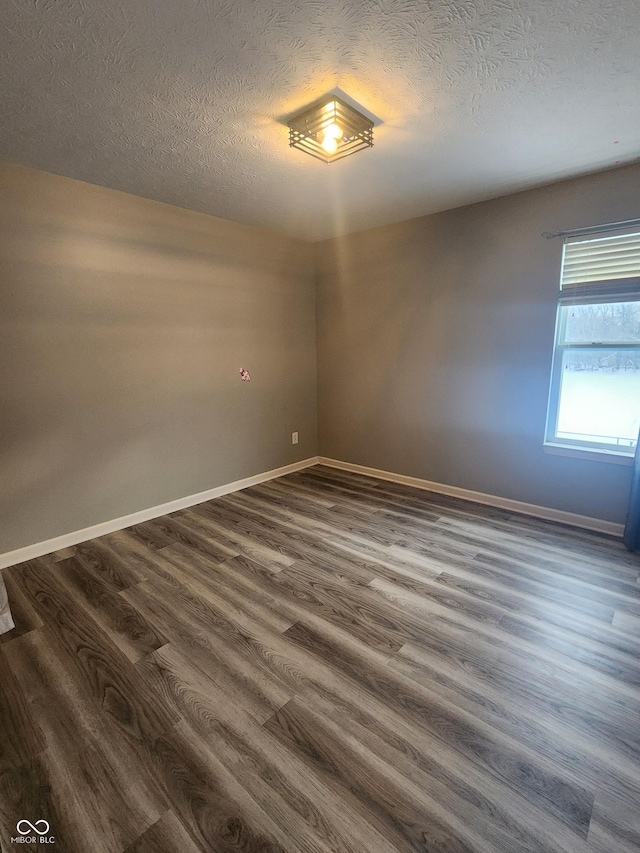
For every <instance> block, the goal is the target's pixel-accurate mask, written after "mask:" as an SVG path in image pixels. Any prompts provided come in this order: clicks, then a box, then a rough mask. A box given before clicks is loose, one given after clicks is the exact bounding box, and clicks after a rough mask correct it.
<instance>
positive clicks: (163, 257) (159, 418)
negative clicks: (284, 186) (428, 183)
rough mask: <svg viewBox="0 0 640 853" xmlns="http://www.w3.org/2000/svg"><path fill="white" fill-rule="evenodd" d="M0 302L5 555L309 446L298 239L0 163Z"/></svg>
mask: <svg viewBox="0 0 640 853" xmlns="http://www.w3.org/2000/svg"><path fill="white" fill-rule="evenodd" d="M0 303H1V308H0V553H2V552H6V551H9V550H12V549H14V548H18V547H21V546H24V545H30V544H33V543H35V542H38V541H41V540H44V539H47V538H49V537H53V536H58V535H61V534H64V533H67V532H70V531H73V530H77V529H79V528H82V527H85V526H88V525H91V524H95V523H98V522H102V521H107V520H110V519H113V518H117V517H119V516H121V515H124V514H128V513H131V512H134V511H136V510H141V509H145V508H148V507H151V506H155V505H157V504H160V503H162V502H165V501H169V500H172V499H175V498H180V497H183V496H186V495H189V494H193V493H195V492H199V491H202V490H205V489H209V488H212V487H214V486H216V485H220V484H223V483H227V482H230V481H233V480H237V479H240V478H243V477H247V476H250V475H252V474H256V473H259V472H262V471H266V470H270V469H272V468H276V467H279V466H281V465H286V464H288V463H291V462H294V461H297V460H300V459H303V458H306V457H308V456H312V455H315V453H316V452H317V446H316V365H315V319H314V315H315V294H314V271H313V252H312V246H310V245H309V244H307V243H305V242H303V241H299V240H293V239H287V238H284V237H282V236H278V235H276V234H272V233H269V232H266V231H262V230H258V229H255V228H251V227H247V226H243V225H237V224H234V223H231V222H226V221H224V220H220V219H215V218H213V217H209V216H205V215H202V214H197V213H192V212H189V211H186V210H182V209H179V208H174V207H170V206H168V205H163V204H159V203H156V202H152V201H147V200H143V199H140V198H136V197H134V196H130V195H126V194H124V193H119V192H114V191H112V190H106V189H102V188H99V187H95V186H90V185H88V184H83V183H80V182H78V181H73V180H70V179H67V178H62V177H56V176H53V175H48V174H45V173H43V172H37V171H34V170H31V169H26V168H22V167H19V166H14V165H10V164H6V163H5V164H0ZM240 367H246V368H248V369H249V370H250V371H251V375H252V381H251V382H250V383H243V382H241V381H240V378H239V374H238V369H239V368H240ZM293 430H298V431H299V433H300V444H299V445H297V446H295V447H293V446H292V445H291V432H292V431H293Z"/></svg>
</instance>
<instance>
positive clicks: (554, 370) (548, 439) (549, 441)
mask: <svg viewBox="0 0 640 853" xmlns="http://www.w3.org/2000/svg"><path fill="white" fill-rule="evenodd" d="M637 231H638V229H637V228H634V229H625V232H626V233H628V234H634V233H637ZM622 233H624V232H621V231H618V232H617V234H618V235H621V234H622ZM603 236H606V235H603V233H602V232H598V231H594V232H593V233H592V234H580V236H579V237H578V238H577V239H579V240H586V241H588V240H589V238H591V239H594V240H596V239H599V238H602V237H603ZM574 239H575V238H574ZM570 240H571V237H567V238H566V239H565V240H564V242H563V247H562V264H561V274H560V281H561V283H562V276H563V271H564V264H565V251H566V246H567V243H568V242H570ZM567 290H572V291H575V290H576V288H575V287H573V288H571V287H570V288H567ZM579 290H580V291H581V292H580V293H579V294H578V295H576V294H575V293H574V294H573V296H572V297H571V296H570V297H569V298H563V288H562V284H561V287H560V291H559V294H558V302H557V305H556V324H555V333H554V343H553V358H552V365H551V378H550V383H549V396H548V402H547V418H546V424H545V435H544V449H545V451H546V452H550V453H557V454H560V455H570V456H578V457H581V458H605V459H606V458H607V457H609V461H615V462H620V463H622V464H631V463H632V461H633V457H634V455H635V452H636V445H635V444H633V445H631V444H627V445H623V444H619V443H605V442H590V441H583V440H580V439H571V438H565V437H560V436H558V415H559V410H560V395H561V391H562V369H563V363H564V354H565V352H566V351H575V350H580V349H584V350H587V351H591V352H593V351H594V350H612V349H615V350H625V349H628V350H633V351H636V352H638V353H639V354H640V340H638V341H637V342H621V341H594V342H567V341H566V340H565V338H566V324H567V313H566V311H564V310H563V309H564V308H566V307H569V306H570V305H604V304H607V303H609V304H611V303H614V304H620V303H625V302H630V301H640V279H635V280H633V279H628V280H624V279H620V280H617V281H607V280H603V281H600V282H597V281H596V282H588V283H586V282H585V284H584V285H583V286H581V287H580V288H579ZM620 440H621V439H617V441H618V442H619V441H620ZM628 440H629V439H628Z"/></svg>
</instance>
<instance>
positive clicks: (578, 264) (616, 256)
mask: <svg viewBox="0 0 640 853" xmlns="http://www.w3.org/2000/svg"><path fill="white" fill-rule="evenodd" d="M560 287H561V297H560V298H561V301H563V302H565V301H591V300H593V299H594V298H598V297H602V299H603V300H605V301H609V300H611V299H614V300H617V299H620V298H621V297H628V298H631V299H639V298H640V231H636V232H635V233H633V234H608V235H605V236H602V235H599V236H598V237H595V238H594V237H591V238H589V239H585V238H584V237H571V238H569V239H568V240H567V241H566V242H565V245H564V254H563V258H562V275H561V279H560Z"/></svg>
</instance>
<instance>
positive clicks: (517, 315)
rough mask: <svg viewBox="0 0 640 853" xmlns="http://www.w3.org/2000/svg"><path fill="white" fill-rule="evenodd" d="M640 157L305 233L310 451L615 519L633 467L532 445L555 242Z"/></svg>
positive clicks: (612, 209) (538, 431) (616, 209)
mask: <svg viewBox="0 0 640 853" xmlns="http://www.w3.org/2000/svg"><path fill="white" fill-rule="evenodd" d="M638 216H640V165H634V166H631V167H626V168H623V169H619V170H615V171H611V172H606V173H601V174H598V175H593V176H589V177H585V178H580V179H577V180H573V181H568V182H565V183H561V184H556V185H555V186H552V187H547V188H543V189H539V190H534V191H529V192H524V193H519V194H517V195H512V196H509V197H505V198H500V199H497V200H495V201H489V202H484V203H481V204H476V205H472V206H468V207H464V208H459V209H457V210H453V211H450V212H447V213H443V214H437V215H433V216H427V217H423V218H421V219H414V220H411V221H409V222H404V223H400V224H398V225H392V226H388V227H385V228H377V229H374V230H371V231H366V232H363V233H359V234H352V235H351V236H348V237H345V238H342V239H334V240H328V241H325V242H322V243H319V244H316V263H317V274H318V294H317V299H318V314H317V337H318V408H319V434H320V453H321V454H322V455H324V456H329V457H333V458H336V459H341V460H344V461H348V462H352V463H358V464H361V465H367V466H371V467H374V468H380V469H384V470H388V471H393V472H397V473H401V474H407V475H411V476H415V477H421V478H424V479H428V480H434V481H436V482H440V483H446V484H450V485H455V486H460V487H463V488H467V489H474V490H478V491H481V492H486V493H489V494H494V495H500V496H503V497H507V498H512V499H517V500H521V501H527V502H530V503H534V504H540V505H543V506H548V507H555V508H558V509H562V510H567V511H570V512H576V513H581V514H584V515H589V516H593V517H596V518H602V519H607V520H610V521H616V522H622V521H624V514H625V507H626V501H627V496H628V489H629V483H630V468H627V467H622V466H619V465H614V464H611V463H602V462H592V461H585V460H582V459H575V458H568V457H558V456H549V455H547V454H545V453H544V452H543V449H542V441H543V433H544V424H545V415H546V405H547V393H548V380H549V373H550V367H551V353H552V345H553V337H554V325H555V311H556V298H557V293H558V280H559V271H560V256H561V249H562V243H561V241H560V240H546V239H543V238H542V237H541V233H542V232H543V231H554V230H556V229H560V228H571V227H577V226H588V225H593V224H597V223H601V222H608V221H613V220H621V219H626V218H630V217H638Z"/></svg>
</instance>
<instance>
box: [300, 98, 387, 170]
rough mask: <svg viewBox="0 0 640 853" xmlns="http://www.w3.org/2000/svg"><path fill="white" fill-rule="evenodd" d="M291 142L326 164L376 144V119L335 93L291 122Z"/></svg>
mask: <svg viewBox="0 0 640 853" xmlns="http://www.w3.org/2000/svg"><path fill="white" fill-rule="evenodd" d="M289 145H290V146H291V147H292V148H299V149H300V151H304V152H306V153H307V154H311V156H312V157H317V158H318V160H322V161H323V162H324V163H333V162H335V161H336V160H341V159H342V158H343V157H347V156H348V155H349V154H355V152H356V151H361V150H362V149H363V148H371V147H372V146H373V122H372V121H370V120H369V119H368V118H367V117H366V116H363V115H362V113H359V112H358V110H356V109H354V108H353V107H351V106H349V104H347V103H345V102H344V101H343V100H342V99H341V98H338V97H336V96H335V95H327V97H326V98H325V99H324V100H322V101H321V102H320V103H319V104H316V105H315V106H313V107H310V108H308V109H306V110H304V111H303V112H301V113H298V115H296V116H294V117H293V118H292V119H291V120H290V121H289Z"/></svg>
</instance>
